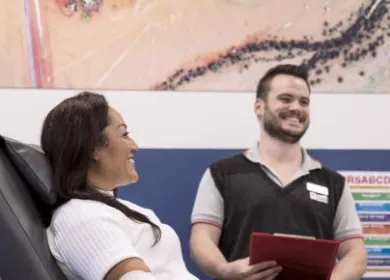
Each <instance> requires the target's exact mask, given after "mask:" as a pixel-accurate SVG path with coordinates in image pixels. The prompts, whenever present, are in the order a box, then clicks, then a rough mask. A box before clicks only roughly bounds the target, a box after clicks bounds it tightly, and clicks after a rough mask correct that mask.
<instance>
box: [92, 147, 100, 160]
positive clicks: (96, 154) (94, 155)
mask: <svg viewBox="0 0 390 280" xmlns="http://www.w3.org/2000/svg"><path fill="white" fill-rule="evenodd" d="M99 158H100V150H99V148H97V149H96V150H95V151H94V152H93V154H92V161H93V162H98V161H99Z"/></svg>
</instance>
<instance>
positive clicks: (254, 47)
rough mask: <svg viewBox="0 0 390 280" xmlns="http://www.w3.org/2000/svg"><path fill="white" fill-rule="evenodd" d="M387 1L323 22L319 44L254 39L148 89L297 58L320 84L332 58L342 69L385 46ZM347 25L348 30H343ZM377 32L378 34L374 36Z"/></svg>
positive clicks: (388, 19)
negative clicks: (342, 18) (343, 18)
mask: <svg viewBox="0 0 390 280" xmlns="http://www.w3.org/2000/svg"><path fill="white" fill-rule="evenodd" d="M387 2H388V1H379V0H377V1H376V2H375V1H372V2H371V4H370V5H365V4H362V5H361V6H360V8H359V9H358V10H357V11H356V12H355V13H351V14H350V16H349V18H347V19H346V20H344V21H341V20H340V21H339V22H338V23H336V24H335V25H333V26H331V25H330V24H329V23H328V22H326V21H325V22H324V23H323V30H322V36H324V37H325V38H326V37H328V38H326V39H324V40H322V41H321V40H314V39H312V38H308V37H307V36H303V38H301V39H291V40H278V39H277V37H276V36H274V38H271V39H268V38H267V39H258V38H256V39H255V40H252V41H249V42H245V43H242V44H241V45H240V46H237V47H231V48H229V49H228V50H226V51H222V52H220V53H219V54H214V55H213V57H214V59H210V56H206V57H207V59H204V61H203V62H201V63H199V64H198V66H194V67H179V69H177V70H176V71H175V72H174V73H173V74H171V75H169V76H168V77H167V78H166V79H165V80H164V81H162V82H158V83H156V84H154V85H152V86H151V89H154V90H175V89H178V88H180V87H181V86H184V85H186V84H190V83H193V82H194V81H196V80H198V79H201V78H202V77H204V76H205V75H209V74H210V75H211V74H213V73H219V72H220V73H223V71H225V70H227V69H230V68H231V67H239V69H238V71H246V70H248V69H249V68H250V66H251V65H252V64H255V63H258V62H270V61H278V62H281V61H283V60H285V59H293V58H297V57H301V58H302V64H304V65H306V66H307V67H308V68H309V69H310V70H311V71H313V72H314V74H315V75H316V76H317V78H315V79H311V80H310V84H311V85H315V84H319V83H321V82H322V78H321V77H319V76H324V75H326V74H328V73H330V72H331V65H329V64H328V63H329V62H331V61H333V60H335V59H341V60H342V61H341V66H342V67H343V68H345V67H346V66H348V65H349V64H355V63H356V62H359V61H361V60H363V59H364V58H366V57H367V56H372V57H376V56H377V49H378V48H379V47H380V46H382V45H383V44H384V43H385V41H386V36H387V37H390V15H388V16H387V17H386V15H387V14H388V13H389V10H388V7H387V6H386V4H387ZM367 14H369V17H367ZM354 17H355V20H354ZM346 24H348V28H345V29H343V27H344V26H345V25H346ZM386 30H387V32H388V33H387V34H386V33H385V32H386ZM376 31H381V32H378V33H379V34H376V35H375V34H374V33H375V32H376ZM336 34H337V35H336ZM275 51H276V53H275ZM360 75H361V73H360Z"/></svg>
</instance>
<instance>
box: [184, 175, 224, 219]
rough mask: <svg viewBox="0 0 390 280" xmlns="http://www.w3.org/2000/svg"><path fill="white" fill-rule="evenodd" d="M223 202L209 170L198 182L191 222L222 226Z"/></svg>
mask: <svg viewBox="0 0 390 280" xmlns="http://www.w3.org/2000/svg"><path fill="white" fill-rule="evenodd" d="M223 209H224V201H223V198H222V196H221V194H220V192H219V190H218V188H217V186H216V185H215V182H214V179H213V177H212V175H211V172H210V170H209V169H207V170H206V172H205V173H204V174H203V176H202V179H201V180H200V183H199V187H198V191H197V194H196V197H195V202H194V207H193V210H192V216H191V222H192V224H194V223H199V222H204V223H211V224H214V225H216V226H222V225H223V220H224V210H223Z"/></svg>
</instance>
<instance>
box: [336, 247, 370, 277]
mask: <svg viewBox="0 0 390 280" xmlns="http://www.w3.org/2000/svg"><path fill="white" fill-rule="evenodd" d="M366 268H367V258H366V255H365V253H363V252H354V251H351V252H349V253H348V254H346V255H345V256H344V257H343V258H342V259H341V260H340V262H339V263H338V264H336V266H335V267H334V269H333V271H332V276H331V278H330V279H331V280H359V279H361V277H362V276H363V274H364V273H365V272H366Z"/></svg>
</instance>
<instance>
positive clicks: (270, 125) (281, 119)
mask: <svg viewBox="0 0 390 280" xmlns="http://www.w3.org/2000/svg"><path fill="white" fill-rule="evenodd" d="M255 112H256V114H257V116H258V117H259V118H260V120H261V124H262V126H263V129H264V130H265V131H266V132H267V133H268V134H269V135H270V136H271V137H273V138H275V139H278V140H280V141H282V142H285V143H290V144H293V143H297V142H298V141H299V140H300V139H301V138H302V136H303V135H304V134H305V132H306V130H307V128H308V127H309V123H310V92H309V88H308V86H307V84H306V82H305V81H304V80H302V79H300V78H296V77H294V76H289V75H277V76H276V77H274V78H273V80H272V81H271V83H270V91H269V93H268V96H267V98H266V99H265V100H257V101H256V103H255Z"/></svg>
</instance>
